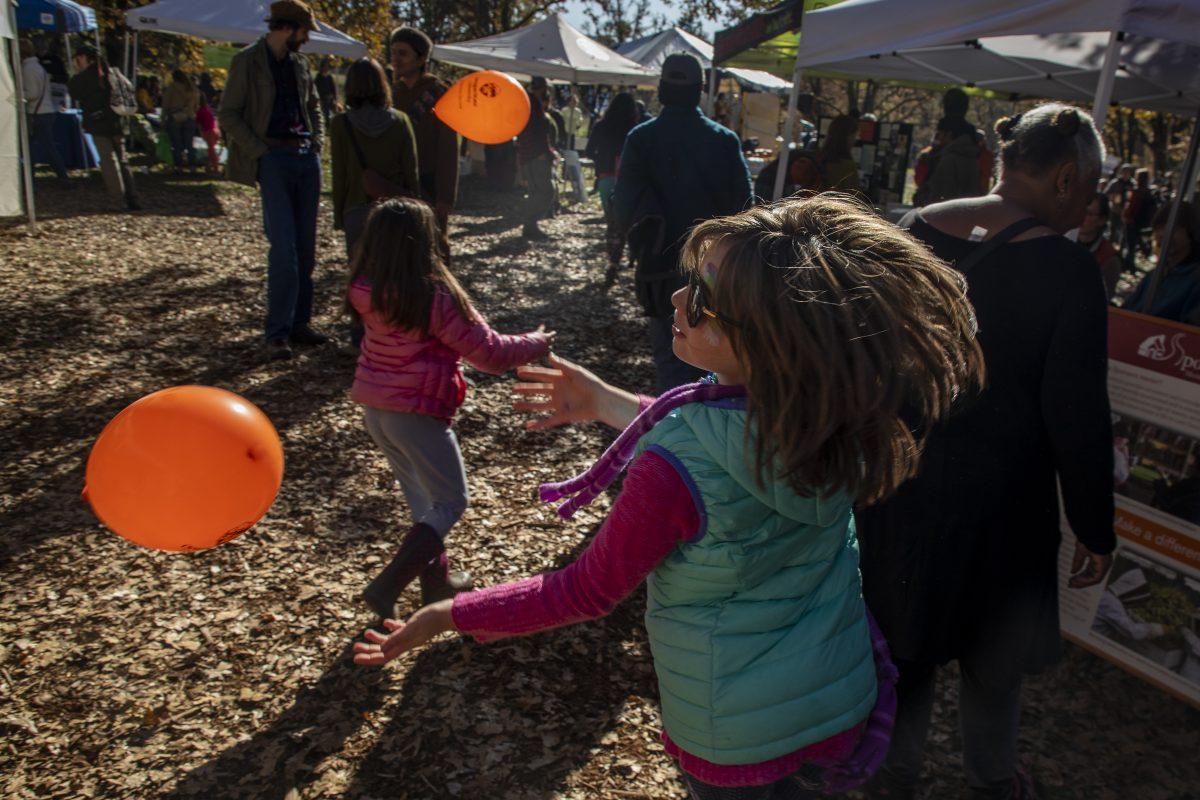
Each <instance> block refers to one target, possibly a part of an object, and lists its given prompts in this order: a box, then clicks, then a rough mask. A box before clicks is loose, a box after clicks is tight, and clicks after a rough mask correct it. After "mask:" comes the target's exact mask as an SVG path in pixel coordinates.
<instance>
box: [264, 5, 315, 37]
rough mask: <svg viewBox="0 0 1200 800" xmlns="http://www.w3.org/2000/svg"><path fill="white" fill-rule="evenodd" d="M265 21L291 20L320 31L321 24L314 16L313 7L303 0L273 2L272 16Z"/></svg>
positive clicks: (298, 24) (301, 25) (303, 26)
mask: <svg viewBox="0 0 1200 800" xmlns="http://www.w3.org/2000/svg"><path fill="white" fill-rule="evenodd" d="M263 21H264V22H290V23H292V24H293V25H296V26H299V27H301V28H308V29H309V30H310V31H319V30H321V26H320V25H318V24H317V21H316V19H314V18H313V13H312V9H310V8H309V7H308V4H307V3H305V2H302V0H275V2H274V3H271V16H269V17H267V18H266V19H265V20H263Z"/></svg>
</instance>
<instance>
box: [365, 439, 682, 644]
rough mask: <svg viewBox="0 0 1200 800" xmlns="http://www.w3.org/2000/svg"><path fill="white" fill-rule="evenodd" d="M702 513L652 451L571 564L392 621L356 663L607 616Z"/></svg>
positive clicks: (371, 633)
mask: <svg viewBox="0 0 1200 800" xmlns="http://www.w3.org/2000/svg"><path fill="white" fill-rule="evenodd" d="M699 528H700V514H699V511H698V510H697V508H696V504H695V502H694V501H693V500H692V496H691V494H690V493H689V492H688V489H687V487H686V485H685V484H684V482H683V478H682V477H680V475H679V473H678V472H676V471H675V468H674V467H672V466H671V464H670V463H669V462H668V461H667V460H666V459H665V458H663V457H662V456H659V455H657V454H655V453H652V452H651V453H645V454H643V455H642V456H641V457H640V458H638V460H637V461H635V462H634V463H633V465H632V466H631V467H630V468H629V475H628V477H627V478H626V479H625V485H624V489H623V490H622V492H621V494H620V495H619V496H618V497H617V499H616V502H615V503H613V508H612V511H611V512H610V513H609V515H608V518H607V519H605V521H604V524H603V525H602V526H601V528H600V532H599V533H597V534H596V538H595V539H593V540H592V543H591V544H589V545H588V547H587V549H586V550H584V551H583V553H582V554H581V555H580V556H579V558H578V559H577V560H576V561H575V562H573V563H572V564H570V565H569V566H567V567H565V568H563V569H561V570H558V571H556V572H550V573H547V574H545V575H538V576H535V577H532V578H526V579H525V580H521V581H516V582H514V583H506V584H502V585H500V586H493V587H490V588H488V589H483V590H480V591H477V592H468V593H466V594H460V595H458V596H457V597H456V598H454V600H452V601H450V600H447V601H443V602H441V603H434V604H432V605H428V606H425V607H424V608H422V609H421V610H420V611H418V612H417V613H416V614H414V615H413V617H412V619H410V620H409V621H408V623H406V624H405V623H399V622H396V621H394V620H387V621H386V622H385V625H386V626H387V630H388V633H383V632H379V631H369V632H368V633H367V634H366V639H367V642H366V643H362V642H360V643H358V644H355V645H354V662H355V663H356V664H365V665H380V664H386V663H387V662H388V661H391V660H392V659H393V658H395V657H396V656H398V655H400V654H401V653H404V652H406V651H407V650H411V649H412V648H414V647H417V646H419V645H421V644H424V643H425V642H427V641H428V640H429V639H431V638H433V637H434V636H437V635H438V634H440V633H445V632H447V631H452V630H458V631H462V632H463V633H467V634H470V635H471V636H474V637H475V638H476V639H477V640H479V641H481V642H490V641H494V640H496V639H503V638H507V637H510V636H521V635H525V634H530V633H536V632H537V631H543V630H547V629H550V628H558V627H562V626H563V625H570V624H573V623H576V622H582V621H584V620H588V619H596V618H598V617H603V616H605V615H606V614H608V613H609V612H611V611H612V610H613V609H614V608H615V607H616V606H617V604H618V603H620V602H621V600H623V599H624V598H625V597H627V596H628V595H629V594H630V593H632V592H633V590H634V589H636V588H637V587H638V585H639V584H641V582H642V581H643V580H645V579H646V576H647V575H649V574H650V572H651V571H653V569H654V568H655V567H656V566H657V565H658V563H659V562H660V561H662V560H663V559H664V558H666V557H667V555H668V554H669V553H670V552H671V551H672V550H674V549H675V547H676V546H677V545H678V544H679V543H680V542H682V541H687V540H689V539H691V538H693V537H694V536H696V534H697V533H698V532H699Z"/></svg>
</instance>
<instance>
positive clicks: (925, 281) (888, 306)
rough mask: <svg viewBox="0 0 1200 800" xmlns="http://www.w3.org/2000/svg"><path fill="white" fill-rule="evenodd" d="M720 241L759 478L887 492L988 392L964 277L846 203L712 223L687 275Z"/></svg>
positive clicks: (722, 292) (701, 229) (692, 241)
mask: <svg viewBox="0 0 1200 800" xmlns="http://www.w3.org/2000/svg"><path fill="white" fill-rule="evenodd" d="M718 243H719V244H720V245H721V246H723V247H725V248H726V250H725V255H724V258H723V259H722V262H721V264H720V265H719V266H720V268H719V270H718V273H717V277H716V283H715V286H714V287H713V289H714V292H713V301H714V305H715V307H716V308H719V309H720V310H721V311H722V312H723V313H724V314H726V315H728V316H729V317H730V318H731V319H734V320H738V325H737V326H736V327H735V326H733V325H723V326H722V327H723V330H725V331H726V332H727V334H728V336H729V339H730V342H731V344H732V346H733V351H734V353H735V355H736V356H737V358H738V360H739V361H740V362H741V363H742V364H745V365H748V367H747V371H748V373H749V376H748V378H747V385H746V394H747V411H748V413H749V415H750V423H751V424H750V425H749V426H748V427H747V436H750V435H751V431H753V436H754V443H753V445H754V453H755V473H756V476H757V478H758V480H759V481H760V482H763V481H764V480H765V477H764V476H767V475H772V476H777V477H778V478H779V479H781V480H784V481H786V482H787V483H788V484H789V485H790V486H791V487H792V488H793V489H794V490H795V491H796V492H798V493H800V494H801V495H809V496H810V495H812V494H814V493H821V492H825V491H829V490H837V489H844V490H845V491H846V492H848V493H849V494H850V495H852V496H853V497H855V498H856V499H857V500H858V501H860V502H865V503H871V502H875V501H878V500H880V499H882V498H883V497H886V496H887V495H888V494H890V493H891V492H892V491H894V490H895V489H896V487H898V486H899V485H900V484H901V483H903V482H904V481H905V480H906V479H908V478H909V477H912V476H913V475H914V474H916V471H917V464H918V461H919V459H920V455H921V447H922V445H923V443H924V436H925V435H926V432H927V431H928V429H929V425H930V423H932V422H934V421H936V420H938V419H940V418H942V417H943V416H945V415H946V414H947V413H948V412H949V411H950V408H951V404H952V403H953V402H954V400H955V398H956V397H958V396H959V395H961V394H964V393H966V392H970V391H974V390H977V389H979V388H980V387H982V385H983V381H984V364H983V352H982V350H981V349H980V347H979V344H978V342H976V341H975V334H976V323H975V314H974V310H973V309H972V308H971V305H970V303H969V302H968V300H967V296H966V284H965V282H964V280H963V278H962V276H961V275H959V273H957V272H955V271H954V270H953V269H951V268H950V267H948V266H947V265H946V264H944V263H943V262H942V261H941V260H940V259H938V258H937V257H936V256H934V255H933V254H932V253H931V252H930V251H929V250H928V249H926V248H925V247H924V246H923V245H921V244H920V243H919V242H917V241H916V240H915V239H913V238H912V237H911V236H909V235H908V234H907V233H905V232H903V231H901V230H900V229H898V228H896V227H894V226H893V225H891V224H890V223H888V222H885V221H884V220H882V219H880V218H879V217H877V216H875V215H874V214H873V213H871V212H870V211H869V210H868V209H866V208H865V207H864V206H862V205H860V204H858V203H856V202H854V201H853V200H851V199H850V198H849V197H846V196H844V195H834V194H821V195H817V196H815V197H809V198H804V199H788V200H783V201H780V202H778V203H775V204H773V205H768V206H759V207H757V208H752V209H750V210H747V211H743V212H742V213H740V214H737V215H735V216H731V217H722V218H718V219H713V220H709V221H707V222H703V223H701V224H700V225H698V226H696V228H695V230H693V232H692V234H691V236H690V237H689V239H688V241H687V243H686V244H685V245H684V251H683V259H682V260H683V265H684V269H686V270H688V271H691V272H694V273H697V274H699V267H700V265H701V264H702V263H703V260H704V255H705V253H706V252H707V250H708V248H709V247H713V246H715V245H717V244H718ZM701 277H703V276H701ZM707 324H721V323H719V322H717V321H716V320H709V322H708V323H707ZM910 426H911V427H910ZM914 431H915V433H914Z"/></svg>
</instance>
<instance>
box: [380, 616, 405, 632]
mask: <svg viewBox="0 0 1200 800" xmlns="http://www.w3.org/2000/svg"><path fill="white" fill-rule="evenodd" d="M383 626H384V627H385V628H387V629H388V630H389V631H394V630H399V629H400V628H403V627H404V623H403V622H400V621H399V620H394V619H385V620H384V621H383Z"/></svg>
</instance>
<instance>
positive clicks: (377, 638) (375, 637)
mask: <svg viewBox="0 0 1200 800" xmlns="http://www.w3.org/2000/svg"><path fill="white" fill-rule="evenodd" d="M363 638H364V639H366V640H367V641H368V642H371V643H373V644H382V643H383V642H385V641H387V638H388V637H387V634H384V633H380V632H379V631H367V632H366V633H364V634H363Z"/></svg>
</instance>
